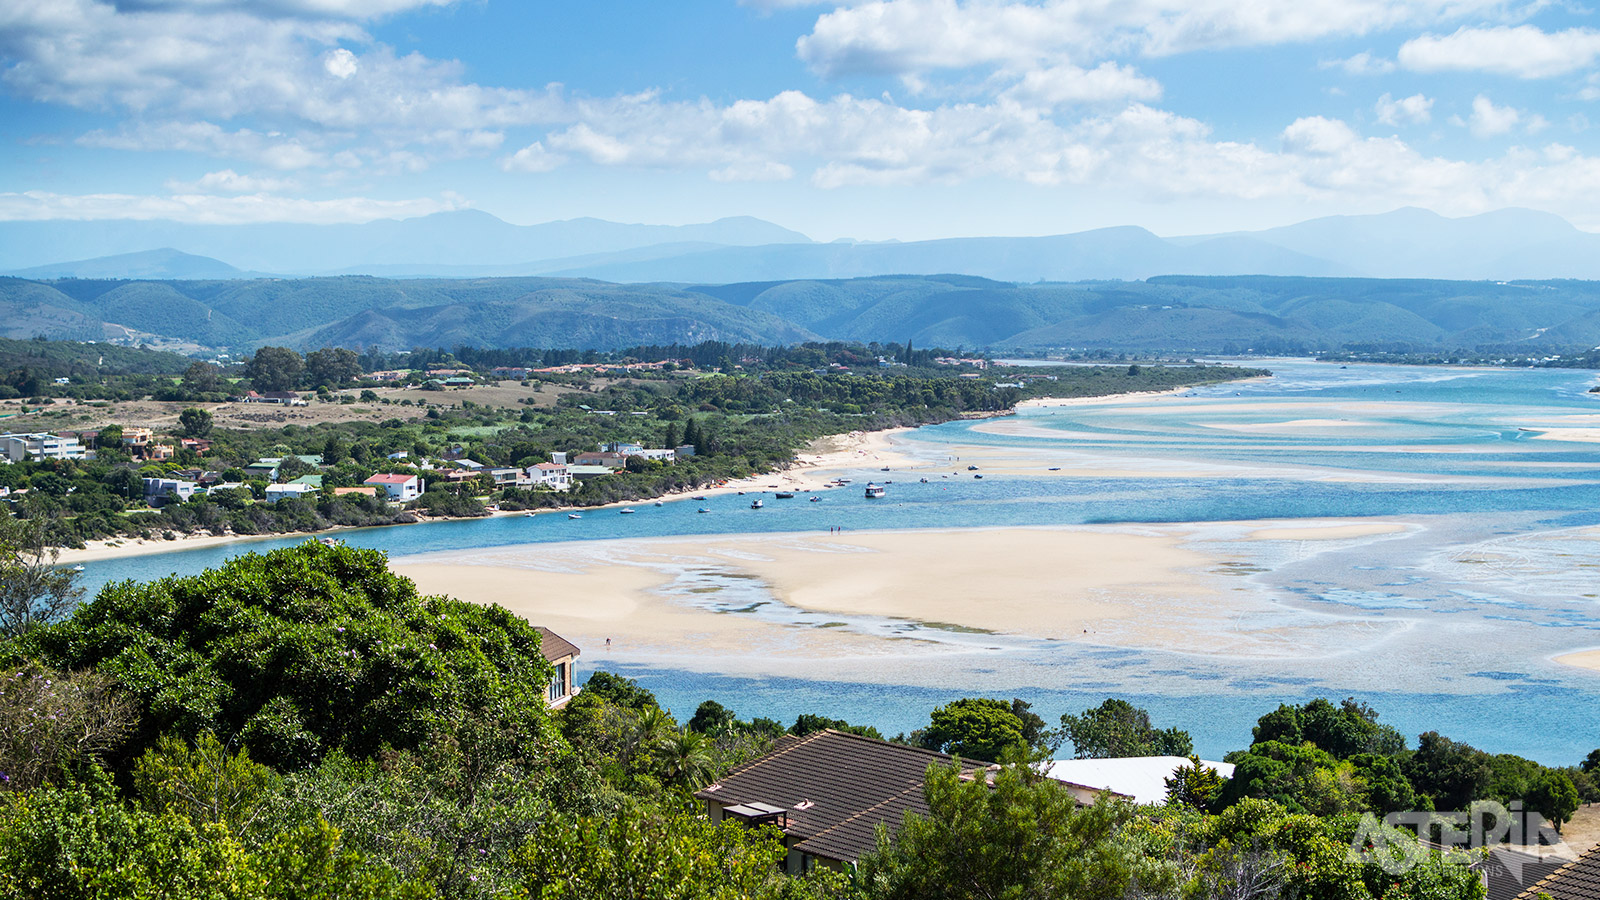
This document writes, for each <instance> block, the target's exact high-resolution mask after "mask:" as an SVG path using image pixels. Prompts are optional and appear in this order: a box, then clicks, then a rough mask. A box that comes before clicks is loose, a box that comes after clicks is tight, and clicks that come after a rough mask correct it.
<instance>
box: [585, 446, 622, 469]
mask: <svg viewBox="0 0 1600 900" xmlns="http://www.w3.org/2000/svg"><path fill="white" fill-rule="evenodd" d="M572 462H573V463H574V464H575V465H580V466H605V467H606V468H608V469H612V470H615V469H620V468H622V467H623V466H625V465H627V463H628V458H627V457H626V456H624V455H622V454H621V453H617V452H616V451H614V450H603V451H601V452H599V453H579V454H578V455H577V456H574V457H573V458H572Z"/></svg>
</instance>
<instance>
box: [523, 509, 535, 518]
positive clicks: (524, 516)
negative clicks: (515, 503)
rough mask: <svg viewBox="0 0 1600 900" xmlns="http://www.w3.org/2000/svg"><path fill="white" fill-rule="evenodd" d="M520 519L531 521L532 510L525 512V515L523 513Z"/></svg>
mask: <svg viewBox="0 0 1600 900" xmlns="http://www.w3.org/2000/svg"><path fill="white" fill-rule="evenodd" d="M522 517H523V518H524V519H531V518H533V510H531V509H530V510H528V511H527V512H525V513H523V514H522Z"/></svg>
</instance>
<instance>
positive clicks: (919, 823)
mask: <svg viewBox="0 0 1600 900" xmlns="http://www.w3.org/2000/svg"><path fill="white" fill-rule="evenodd" d="M923 793H924V798H925V800H926V802H927V805H928V814H927V815H926V816H913V815H908V816H907V817H906V819H905V821H904V823H903V824H902V825H901V826H900V828H899V833H898V835H894V834H891V832H890V831H889V830H887V829H882V828H880V830H879V832H878V846H877V849H876V851H874V852H873V853H872V854H870V855H868V856H867V857H866V858H864V859H862V860H861V862H860V865H859V868H858V872H857V880H858V882H859V883H860V884H861V885H862V886H863V887H864V888H865V889H866V892H867V894H868V895H869V896H872V897H875V898H882V900H970V898H974V897H994V898H1011V897H1015V898H1034V897H1038V898H1046V897H1071V898H1073V900H1118V898H1123V897H1127V896H1150V895H1156V896H1159V895H1161V894H1164V893H1166V892H1171V891H1174V890H1175V889H1176V887H1177V886H1178V872H1177V869H1176V867H1175V866H1173V865H1172V864H1171V863H1169V862H1167V861H1166V860H1163V859H1161V858H1159V857H1157V856H1156V855H1154V854H1148V853H1145V852H1143V851H1142V850H1141V848H1140V847H1139V846H1138V844H1137V843H1136V841H1134V840H1132V839H1131V837H1130V835H1129V834H1128V829H1129V827H1130V826H1131V825H1132V823H1133V822H1134V818H1135V816H1134V809H1133V806H1132V805H1131V804H1129V803H1127V802H1126V801H1117V800H1112V799H1110V798H1109V797H1103V798H1101V799H1100V800H1098V801H1096V802H1095V804H1094V805H1093V806H1090V807H1086V808H1080V807H1079V806H1078V803H1077V801H1076V799H1074V797H1073V795H1072V794H1071V793H1069V792H1068V791H1067V789H1066V787H1065V786H1064V785H1062V784H1060V783H1058V782H1055V781H1051V780H1049V779H1041V778H1038V777H1037V776H1035V775H1033V773H1032V772H1030V771H1029V770H1028V769H1027V767H1025V766H1021V765H1008V766H1005V767H1003V768H1001V769H1000V771H999V772H998V773H996V774H995V776H994V778H993V781H992V784H991V783H990V782H987V781H986V780H985V779H981V778H975V779H964V778H962V777H961V773H960V770H959V769H957V768H956V767H954V766H933V767H930V768H929V770H928V774H927V780H926V782H925V784H924V788H923Z"/></svg>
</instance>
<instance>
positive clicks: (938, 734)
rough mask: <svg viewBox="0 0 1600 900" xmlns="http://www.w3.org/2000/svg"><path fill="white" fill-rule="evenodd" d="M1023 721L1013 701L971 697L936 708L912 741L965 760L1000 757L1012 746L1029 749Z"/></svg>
mask: <svg viewBox="0 0 1600 900" xmlns="http://www.w3.org/2000/svg"><path fill="white" fill-rule="evenodd" d="M1023 728H1024V725H1023V722H1022V720H1021V719H1019V718H1017V715H1016V713H1014V712H1012V711H1011V704H1009V703H1006V702H1005V701H1003V700H991V699H989V698H986V697H968V698H965V699H961V700H956V701H955V702H953V703H948V704H946V705H944V706H941V707H939V708H937V709H935V710H934V711H933V713H932V714H931V715H930V716H929V722H928V727H927V728H925V729H920V730H918V731H916V732H913V733H912V735H911V740H912V743H915V744H918V745H919V746H922V747H925V748H927V749H929V750H936V751H939V752H941V753H949V754H952V755H954V756H960V757H964V758H966V759H981V760H985V761H988V762H994V761H995V760H998V759H999V758H1000V757H1001V755H1002V754H1003V753H1005V752H1006V751H1007V750H1011V749H1026V748H1027V746H1028V743H1027V741H1026V740H1025V739H1024V738H1023V735H1022V732H1023Z"/></svg>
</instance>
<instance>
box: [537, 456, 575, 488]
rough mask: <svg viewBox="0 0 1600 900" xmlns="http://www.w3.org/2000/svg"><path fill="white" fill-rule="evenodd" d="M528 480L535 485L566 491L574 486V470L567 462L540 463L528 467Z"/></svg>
mask: <svg viewBox="0 0 1600 900" xmlns="http://www.w3.org/2000/svg"><path fill="white" fill-rule="evenodd" d="M528 481H529V482H530V483H531V484H532V485H533V486H534V487H546V488H549V489H550V490H552V491H564V490H567V489H568V488H570V487H572V472H571V471H570V470H569V469H568V468H567V465H566V464H565V463H553V462H545V463H538V464H537V465H532V466H529V467H528Z"/></svg>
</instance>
